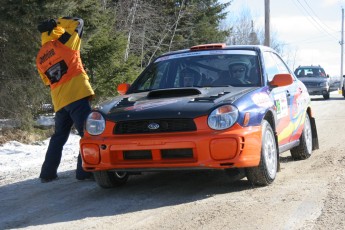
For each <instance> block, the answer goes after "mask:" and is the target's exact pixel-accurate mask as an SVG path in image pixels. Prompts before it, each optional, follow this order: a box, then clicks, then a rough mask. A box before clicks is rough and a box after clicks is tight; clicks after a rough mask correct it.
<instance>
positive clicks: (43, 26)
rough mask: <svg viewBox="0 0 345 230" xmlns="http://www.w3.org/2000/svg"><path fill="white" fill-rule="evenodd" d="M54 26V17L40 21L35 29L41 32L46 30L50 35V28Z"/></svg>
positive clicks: (55, 24) (55, 23)
mask: <svg viewBox="0 0 345 230" xmlns="http://www.w3.org/2000/svg"><path fill="white" fill-rule="evenodd" d="M56 26H57V22H56V20H55V19H49V20H44V21H43V22H40V24H39V25H38V26H37V29H38V31H39V32H41V33H43V32H47V31H48V35H50V33H51V32H52V30H53V29H54V27H56Z"/></svg>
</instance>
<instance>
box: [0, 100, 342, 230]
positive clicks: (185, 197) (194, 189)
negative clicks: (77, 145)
mask: <svg viewBox="0 0 345 230" xmlns="http://www.w3.org/2000/svg"><path fill="white" fill-rule="evenodd" d="M312 105H313V109H314V111H313V114H314V116H315V117H316V123H317V128H318V134H319V142H320V149H319V150H317V151H315V152H314V153H313V155H312V156H311V158H309V159H307V160H304V161H292V159H291V157H290V152H286V153H284V154H283V155H282V156H281V158H280V160H281V171H280V172H279V173H278V176H277V179H276V180H275V182H274V183H273V184H272V185H270V186H268V187H262V188H261V187H260V188H252V187H251V186H250V185H249V183H248V182H247V180H246V179H242V180H241V181H238V182H236V183H234V184H230V183H229V181H228V177H226V176H225V175H224V174H223V173H222V172H218V171H216V172H204V171H202V172H201V171H200V172H165V173H145V174H143V175H138V176H133V177H131V178H130V180H129V181H128V183H127V184H126V186H125V187H121V188H118V189H108V190H106V189H101V188H99V187H98V186H97V185H96V183H95V182H94V181H83V182H78V181H76V180H75V179H74V172H73V171H72V170H70V171H65V172H64V173H62V174H60V180H58V181H55V182H52V183H48V184H41V183H40V182H39V181H38V180H37V179H29V180H28V179H26V178H30V177H31V178H34V177H35V176H36V175H37V169H35V170H34V169H33V170H32V172H28V173H26V175H23V173H21V172H18V174H15V175H11V178H12V179H11V181H10V182H11V183H9V184H6V185H1V187H0V194H1V196H0V229H13V228H26V229H121V230H123V229H140V230H142V229H150V230H152V229H174V230H175V229H289V230H290V229H345V148H344V146H345V132H344V130H345V112H344V111H345V110H344V108H345V99H344V98H342V97H341V96H340V95H337V94H331V98H330V99H329V100H323V98H322V97H313V100H312ZM63 164H67V165H68V164H69V165H70V168H71V169H73V168H74V166H75V161H74V160H71V161H70V162H63Z"/></svg>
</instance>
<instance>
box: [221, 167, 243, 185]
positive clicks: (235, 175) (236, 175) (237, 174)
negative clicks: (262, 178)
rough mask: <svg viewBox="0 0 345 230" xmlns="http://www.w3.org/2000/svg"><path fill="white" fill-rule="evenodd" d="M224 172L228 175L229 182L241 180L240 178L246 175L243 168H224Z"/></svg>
mask: <svg viewBox="0 0 345 230" xmlns="http://www.w3.org/2000/svg"><path fill="white" fill-rule="evenodd" d="M224 172H225V174H226V175H227V176H228V177H229V182H230V183H234V182H237V181H239V180H241V179H242V178H244V177H246V174H245V172H244V169H243V168H232V169H225V170H224Z"/></svg>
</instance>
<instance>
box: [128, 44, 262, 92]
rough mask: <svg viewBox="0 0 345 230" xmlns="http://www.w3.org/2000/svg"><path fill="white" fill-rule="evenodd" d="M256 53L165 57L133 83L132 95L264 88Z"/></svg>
mask: <svg viewBox="0 0 345 230" xmlns="http://www.w3.org/2000/svg"><path fill="white" fill-rule="evenodd" d="M258 66H259V64H258V56H257V54H256V52H254V51H246V50H244V51H239V50H212V51H199V52H186V53H179V54H172V55H168V56H161V57H159V58H157V59H156V60H155V61H154V62H153V63H152V64H150V65H149V66H148V67H147V68H146V69H145V70H144V71H143V73H142V74H141V75H140V76H139V77H138V79H137V80H136V81H135V82H134V83H133V85H132V87H131V89H130V92H131V93H133V92H143V91H150V90H155V89H167V88H184V87H206V86H207V87H220V86H228V85H231V86H239V87H250V86H260V85H261V73H260V72H261V71H260V70H259V69H258Z"/></svg>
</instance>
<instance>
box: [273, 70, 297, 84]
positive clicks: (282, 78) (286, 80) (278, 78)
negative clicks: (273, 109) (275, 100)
mask: <svg viewBox="0 0 345 230" xmlns="http://www.w3.org/2000/svg"><path fill="white" fill-rule="evenodd" d="M292 83H293V77H292V76H291V74H289V73H280V74H276V75H274V77H273V80H272V81H271V82H270V84H271V86H273V87H280V86H287V85H291V84H292Z"/></svg>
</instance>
